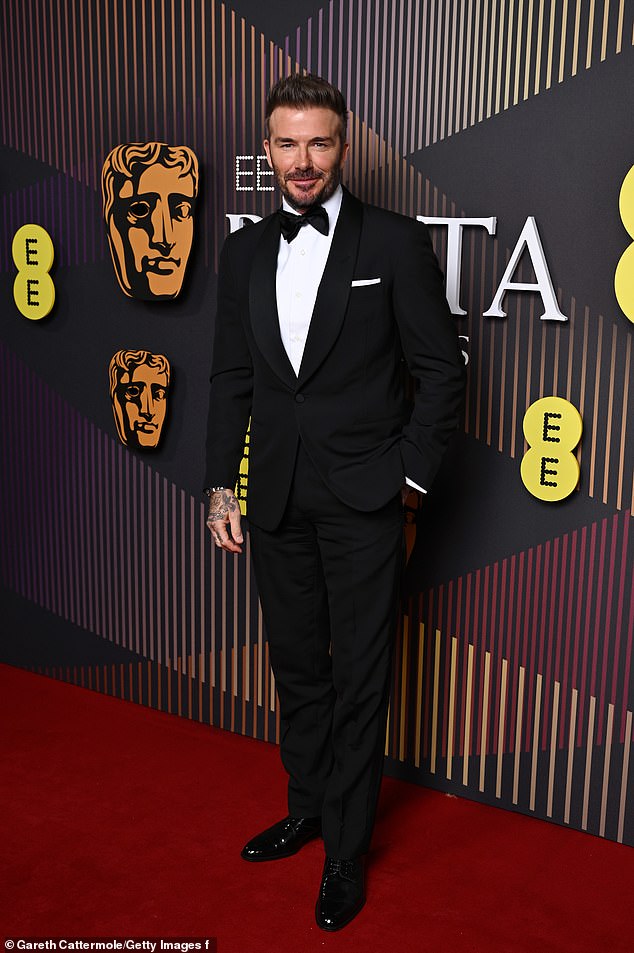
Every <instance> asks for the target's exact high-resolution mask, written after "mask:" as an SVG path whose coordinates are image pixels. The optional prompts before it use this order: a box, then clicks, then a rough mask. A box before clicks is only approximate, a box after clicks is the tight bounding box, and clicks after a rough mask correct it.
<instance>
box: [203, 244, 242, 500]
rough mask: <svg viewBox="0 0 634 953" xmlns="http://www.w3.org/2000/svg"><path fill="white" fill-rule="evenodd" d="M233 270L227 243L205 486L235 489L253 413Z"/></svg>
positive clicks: (220, 287)
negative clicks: (250, 417)
mask: <svg viewBox="0 0 634 953" xmlns="http://www.w3.org/2000/svg"><path fill="white" fill-rule="evenodd" d="M238 287H239V286H238V284H237V282H236V276H235V274H234V272H233V269H232V264H231V237H229V238H228V239H227V241H225V244H224V247H223V249H222V253H221V255H220V266H219V269H218V305H217V310H216V326H215V333H214V344H213V357H212V365H211V378H210V380H211V388H210V394H209V415H208V419H207V449H206V469H205V481H204V484H203V485H204V486H205V487H210V486H225V487H229V488H231V489H233V487H234V486H235V483H236V480H237V477H238V469H239V466H240V461H241V459H242V454H243V449H244V440H245V435H246V431H247V427H248V424H249V416H250V413H251V396H252V392H253V365H252V361H251V354H250V351H249V346H248V342H247V339H246V335H245V332H244V327H243V324H242V320H241V316H240V300H239V294H238Z"/></svg>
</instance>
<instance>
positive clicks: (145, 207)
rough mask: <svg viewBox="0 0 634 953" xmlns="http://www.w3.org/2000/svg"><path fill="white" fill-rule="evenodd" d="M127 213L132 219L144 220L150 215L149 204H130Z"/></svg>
mask: <svg viewBox="0 0 634 953" xmlns="http://www.w3.org/2000/svg"><path fill="white" fill-rule="evenodd" d="M128 213H129V216H130V218H132V219H136V220H138V219H141V218H146V217H147V216H148V215H149V214H150V205H149V202H132V204H131V205H130V206H129V207H128Z"/></svg>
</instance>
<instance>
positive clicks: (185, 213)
mask: <svg viewBox="0 0 634 953" xmlns="http://www.w3.org/2000/svg"><path fill="white" fill-rule="evenodd" d="M191 214H192V207H191V205H190V203H189V202H179V203H178V205H177V206H176V207H175V208H174V215H175V217H176V218H180V219H186V218H191Z"/></svg>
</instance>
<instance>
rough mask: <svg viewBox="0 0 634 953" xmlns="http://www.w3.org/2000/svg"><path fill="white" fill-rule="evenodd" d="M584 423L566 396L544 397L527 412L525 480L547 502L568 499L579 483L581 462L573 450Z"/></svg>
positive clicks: (525, 418) (525, 419)
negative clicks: (527, 448)
mask: <svg viewBox="0 0 634 953" xmlns="http://www.w3.org/2000/svg"><path fill="white" fill-rule="evenodd" d="M582 429H583V423H582V420H581V414H580V413H579V411H578V410H577V408H576V407H575V406H574V405H573V404H571V403H570V401H567V400H564V398H563V397H542V398H541V399H540V400H537V401H535V403H534V404H531V406H530V407H529V408H528V410H527V411H526V414H525V415H524V436H525V437H526V440H527V442H528V445H529V450H527V452H526V453H525V455H524V458H523V459H522V464H521V467H520V473H521V476H522V482H523V483H524V486H525V487H526V489H527V490H528V492H529V493H532V495H533V496H535V497H537V499H538V500H544V501H545V502H547V503H556V502H557V501H559V500H563V499H565V498H566V497H567V496H570V494H571V493H572V492H573V490H575V489H576V487H577V484H578V483H579V462H578V461H577V458H576V457H575V455H574V453H572V451H573V450H574V449H575V447H576V446H577V444H578V443H579V440H580V439H581V431H582Z"/></svg>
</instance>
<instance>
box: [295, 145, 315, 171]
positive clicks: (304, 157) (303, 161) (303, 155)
mask: <svg viewBox="0 0 634 953" xmlns="http://www.w3.org/2000/svg"><path fill="white" fill-rule="evenodd" d="M295 164H296V165H297V167H298V168H300V169H306V168H308V166H310V165H312V161H311V158H310V155H309V153H308V146H307V145H299V146H298V147H297V154H296V157H295Z"/></svg>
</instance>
